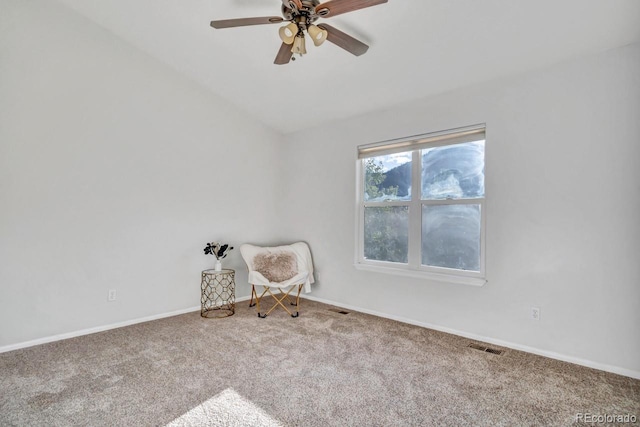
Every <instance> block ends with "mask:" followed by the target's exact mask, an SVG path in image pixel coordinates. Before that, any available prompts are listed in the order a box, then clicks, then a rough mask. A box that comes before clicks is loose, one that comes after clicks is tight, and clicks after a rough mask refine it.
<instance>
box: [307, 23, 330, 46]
mask: <svg viewBox="0 0 640 427" xmlns="http://www.w3.org/2000/svg"><path fill="white" fill-rule="evenodd" d="M307 31H308V32H309V36H311V40H312V41H313V44H314V45H316V46H320V45H321V44H322V43H324V41H325V40H326V39H327V36H328V35H329V33H328V32H327V30H324V29H322V28H320V27H318V26H317V25H309V29H308V30H307Z"/></svg>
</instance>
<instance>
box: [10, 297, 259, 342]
mask: <svg viewBox="0 0 640 427" xmlns="http://www.w3.org/2000/svg"><path fill="white" fill-rule="evenodd" d="M249 298H250V297H248V296H247V297H240V298H236V302H242V301H248V300H249ZM199 310H200V306H197V307H189V308H184V309H182V310H176V311H170V312H168V313H160V314H154V315H152V316H147V317H140V318H137V319H132V320H125V321H124V322H118V323H112V324H109V325H103V326H96V327H95V328H89V329H81V330H79V331H75V332H68V333H65V334H59V335H52V336H49V337H44V338H38V339H35V340H31V341H24V342H21V343H17V344H10V345H5V346H3V347H0V353H6V352H7V351H13V350H19V349H21V348H27V347H33V346H34V345H40V344H46V343H49V342H54V341H61V340H66V339H69V338H75V337H79V336H82V335H89V334H95V333H97V332H103V331H108V330H109V329H117V328H122V327H124V326H130V325H135V324H136V323H144V322H149V321H151V320H158V319H164V318H165V317H173V316H178V315H180V314H185V313H191V312H194V311H199Z"/></svg>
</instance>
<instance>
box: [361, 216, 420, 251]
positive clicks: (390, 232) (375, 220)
mask: <svg viewBox="0 0 640 427" xmlns="http://www.w3.org/2000/svg"><path fill="white" fill-rule="evenodd" d="M408 253H409V207H408V206H384V207H375V208H365V209H364V257H365V258H366V259H374V260H378V261H391V262H403V263H406V262H407V259H408V258H407V257H408V255H407V254H408Z"/></svg>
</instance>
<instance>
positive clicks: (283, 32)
mask: <svg viewBox="0 0 640 427" xmlns="http://www.w3.org/2000/svg"><path fill="white" fill-rule="evenodd" d="M278 34H279V35H280V40H282V41H283V42H284V43H286V44H292V43H293V41H294V39H295V38H296V34H298V26H297V25H296V24H294V23H293V22H291V23H290V24H289V25H285V26H284V27H280V30H278Z"/></svg>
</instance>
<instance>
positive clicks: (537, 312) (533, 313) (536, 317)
mask: <svg viewBox="0 0 640 427" xmlns="http://www.w3.org/2000/svg"><path fill="white" fill-rule="evenodd" d="M531 318H532V319H533V320H540V309H539V308H538V307H531Z"/></svg>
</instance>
